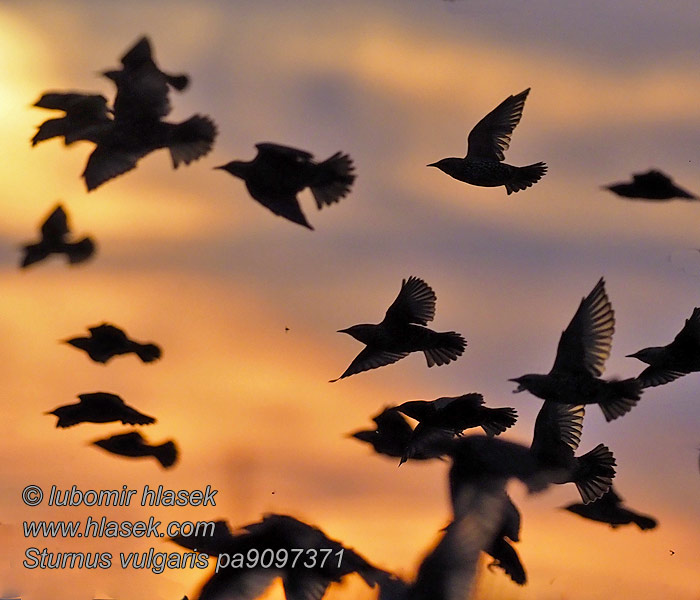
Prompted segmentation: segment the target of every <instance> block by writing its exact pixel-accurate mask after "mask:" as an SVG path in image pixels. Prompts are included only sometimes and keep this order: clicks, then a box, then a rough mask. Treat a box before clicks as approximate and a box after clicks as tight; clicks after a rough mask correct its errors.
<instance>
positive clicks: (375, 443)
mask: <svg viewBox="0 0 700 600" xmlns="http://www.w3.org/2000/svg"><path fill="white" fill-rule="evenodd" d="M373 421H374V422H375V424H376V425H377V427H376V429H367V430H364V431H356V432H355V433H353V434H352V437H354V438H355V439H358V440H360V441H362V442H367V443H368V444H371V445H372V447H373V448H374V451H375V452H377V453H378V454H384V455H386V456H392V457H396V458H402V457H403V456H405V455H406V450H407V447H408V444H409V442H410V441H411V438H412V436H413V428H412V427H411V425H410V424H409V423H408V421H406V418H405V417H404V416H403V415H402V414H401V413H400V412H398V411H397V410H395V409H394V408H387V409H385V410H384V411H382V412H381V413H380V414H378V415H377V416H376V417H374V419H373ZM438 434H439V435H441V436H442V437H443V438H445V439H451V438H452V437H453V435H452V433H450V432H445V431H442V430H439V432H438ZM441 456H442V452H441V451H439V450H432V449H431V447H430V445H429V444H422V445H421V447H420V448H416V449H415V450H414V451H413V452H412V453H411V456H410V458H411V459H413V460H429V459H432V458H440V457H441ZM402 462H403V461H402Z"/></svg>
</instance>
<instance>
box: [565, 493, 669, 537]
mask: <svg viewBox="0 0 700 600" xmlns="http://www.w3.org/2000/svg"><path fill="white" fill-rule="evenodd" d="M565 509H566V510H568V511H569V512H572V513H574V514H576V515H579V516H581V517H584V518H585V519H591V520H592V521H599V522H600V523H608V524H609V525H610V526H611V527H612V528H613V529H615V528H617V527H620V526H621V525H629V524H631V523H634V524H635V525H636V526H637V527H639V528H640V529H641V530H643V531H644V530H646V529H654V527H656V525H657V522H656V519H654V518H653V517H650V516H648V515H642V514H640V513H637V512H635V511H633V510H631V509H629V508H627V507H625V506H623V505H622V498H620V497H619V496H618V495H617V493H616V492H615V491H614V490H613V488H612V486H611V487H610V489H609V490H608V491H607V492H606V493H605V494H604V495H603V496H601V497H600V498H599V499H598V500H596V501H595V502H591V503H590V504H570V505H569V506H566V507H565Z"/></svg>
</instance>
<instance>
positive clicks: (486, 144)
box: [428, 88, 547, 194]
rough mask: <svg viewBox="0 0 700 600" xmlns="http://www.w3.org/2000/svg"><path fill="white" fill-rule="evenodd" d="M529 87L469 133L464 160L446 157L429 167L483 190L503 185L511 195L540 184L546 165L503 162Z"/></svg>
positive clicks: (498, 108) (505, 102)
mask: <svg viewBox="0 0 700 600" xmlns="http://www.w3.org/2000/svg"><path fill="white" fill-rule="evenodd" d="M529 93H530V88H527V89H526V90H525V91H523V92H520V93H519V94H517V95H515V96H508V98H506V99H505V100H504V101H503V102H501V103H500V104H499V105H498V106H497V107H496V108H494V109H493V110H492V111H491V112H490V113H489V114H487V115H486V116H485V117H484V118H483V119H481V121H479V122H478V123H477V124H476V126H475V127H474V129H472V130H471V132H470V133H469V137H468V140H467V155H466V156H465V157H464V158H443V159H442V160H439V161H437V162H435V163H432V164H429V165H428V166H429V167H437V168H438V169H440V170H441V171H443V172H445V173H447V174H448V175H449V176H450V177H454V178H455V179H458V180H459V181H464V182H465V183H470V184H471V185H478V186H483V187H496V186H499V185H503V186H505V188H506V191H507V192H508V194H511V193H512V192H519V191H520V190H524V189H526V188H529V187H530V186H531V185H533V184H534V183H537V182H538V181H539V180H540V179H541V178H542V176H543V175H544V174H545V173H546V172H547V165H546V164H545V163H543V162H538V163H535V164H532V165H528V166H526V167H514V166H512V165H509V164H507V163H504V162H502V161H503V160H504V159H505V155H504V154H503V153H504V152H505V151H506V150H508V147H509V146H510V137H511V135H512V134H513V130H514V129H515V127H516V125H517V124H518V123H519V122H520V117H521V116H522V114H523V107H524V106H525V99H526V98H527V95H528V94H529Z"/></svg>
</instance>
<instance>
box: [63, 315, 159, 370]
mask: <svg viewBox="0 0 700 600" xmlns="http://www.w3.org/2000/svg"><path fill="white" fill-rule="evenodd" d="M88 331H89V332H90V336H89V337H74V338H71V339H69V340H66V344H70V345H71V346H73V347H75V348H78V349H80V350H84V351H85V352H87V354H88V356H89V357H90V358H91V359H92V360H94V361H95V362H99V363H103V364H104V363H106V362H107V361H108V360H110V359H111V358H113V357H114V356H119V355H122V354H129V353H130V352H133V353H134V354H136V356H138V357H139V358H140V359H141V361H142V362H145V363H149V362H153V361H155V360H158V359H159V358H160V357H161V350H160V348H159V347H158V346H157V345H156V344H153V343H147V344H142V343H140V342H136V341H134V340H132V339H129V337H128V336H127V335H126V333H125V332H124V331H123V330H121V329H119V327H115V326H114V325H109V324H108V323H102V325H98V326H96V327H89V328H88Z"/></svg>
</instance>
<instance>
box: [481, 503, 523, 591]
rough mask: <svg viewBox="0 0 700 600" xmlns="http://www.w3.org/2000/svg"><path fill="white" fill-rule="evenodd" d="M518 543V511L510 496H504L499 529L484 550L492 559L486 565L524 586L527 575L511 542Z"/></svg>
mask: <svg viewBox="0 0 700 600" xmlns="http://www.w3.org/2000/svg"><path fill="white" fill-rule="evenodd" d="M519 541H520V511H519V510H518V509H517V507H516V506H515V504H513V501H512V500H511V499H510V496H508V494H506V502H505V504H504V507H503V515H502V521H501V527H500V529H499V530H498V532H497V533H496V535H495V536H494V538H493V540H492V541H491V544H490V545H488V546H486V547H485V548H484V552H486V554H488V555H489V556H491V558H493V562H492V563H490V564H489V565H488V568H489V570H491V569H493V567H500V568H501V569H503V570H504V571H505V573H506V575H508V576H509V577H510V578H511V580H512V581H513V582H514V583H517V584H518V585H525V583H527V575H526V574H525V567H523V563H522V561H521V560H520V556H518V552H517V550H516V549H515V547H514V546H513V545H512V544H511V542H519Z"/></svg>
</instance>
